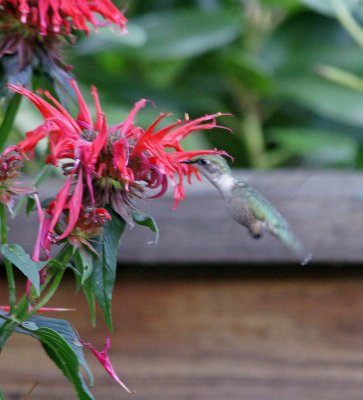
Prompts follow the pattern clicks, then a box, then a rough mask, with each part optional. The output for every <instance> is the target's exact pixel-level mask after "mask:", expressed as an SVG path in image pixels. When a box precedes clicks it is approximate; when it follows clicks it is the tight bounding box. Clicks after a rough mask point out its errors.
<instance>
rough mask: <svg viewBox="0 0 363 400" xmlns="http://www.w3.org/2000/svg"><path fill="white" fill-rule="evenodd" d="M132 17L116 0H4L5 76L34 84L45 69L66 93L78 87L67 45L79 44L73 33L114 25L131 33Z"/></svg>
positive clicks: (1, 46) (0, 21)
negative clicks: (128, 26)
mask: <svg viewBox="0 0 363 400" xmlns="http://www.w3.org/2000/svg"><path fill="white" fill-rule="evenodd" d="M100 17H101V19H99V18H100ZM126 22H127V19H126V17H125V16H124V15H123V13H122V12H121V11H120V10H118V9H117V8H116V7H115V6H114V5H113V4H112V2H111V1H110V0H0V69H2V72H3V75H4V76H3V81H4V82H5V83H21V84H23V85H28V84H29V83H30V82H31V80H32V74H33V73H36V74H37V73H40V74H42V75H43V74H44V73H45V74H46V75H47V76H49V77H50V78H51V81H50V82H51V84H52V85H53V87H54V89H55V90H56V91H57V93H58V96H62V95H63V94H64V92H68V91H69V90H72V89H71V88H70V85H69V81H70V79H71V76H70V70H71V66H69V65H66V64H65V63H64V61H63V51H62V50H63V46H64V44H65V43H66V42H68V43H74V41H75V36H74V35H73V32H75V31H84V32H86V33H87V34H88V33H89V31H90V26H91V25H93V27H95V28H96V29H97V27H99V26H104V25H109V24H114V25H116V26H118V27H119V29H120V31H121V32H123V33H126V28H125V26H126ZM0 89H1V88H0ZM0 93H1V90H0ZM1 94H2V93H1Z"/></svg>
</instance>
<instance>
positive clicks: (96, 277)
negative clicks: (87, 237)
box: [89, 208, 126, 331]
mask: <svg viewBox="0 0 363 400" xmlns="http://www.w3.org/2000/svg"><path fill="white" fill-rule="evenodd" d="M108 212H109V213H110V214H111V216H112V220H111V221H108V223H107V224H106V226H105V227H104V232H103V236H102V237H99V238H97V241H96V243H95V245H94V248H95V250H96V253H97V255H98V256H93V257H94V260H93V272H92V275H91V276H90V278H89V280H90V281H91V283H92V288H93V292H94V294H95V297H96V299H97V301H98V303H99V305H100V307H101V309H102V311H103V314H104V317H105V320H106V323H107V326H108V329H109V330H110V331H112V316H111V302H112V292H113V287H114V284H115V279H116V267H117V253H118V247H119V243H120V240H121V236H122V234H123V232H124V229H125V225H126V223H125V221H124V220H123V219H122V218H121V217H120V216H119V215H118V214H116V213H115V212H113V211H112V209H110V208H109V209H108Z"/></svg>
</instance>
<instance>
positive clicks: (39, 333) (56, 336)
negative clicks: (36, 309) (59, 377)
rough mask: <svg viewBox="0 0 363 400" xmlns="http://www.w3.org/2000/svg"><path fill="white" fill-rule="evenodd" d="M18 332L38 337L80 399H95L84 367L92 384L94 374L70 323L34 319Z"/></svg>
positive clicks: (48, 319) (40, 318)
mask: <svg viewBox="0 0 363 400" xmlns="http://www.w3.org/2000/svg"><path fill="white" fill-rule="evenodd" d="M16 331H17V332H20V333H24V334H26V335H30V336H32V337H35V338H37V339H38V340H39V341H40V342H41V344H42V346H43V348H44V350H45V351H46V353H47V354H48V356H49V358H51V359H52V361H53V362H54V363H55V364H56V365H57V367H58V368H59V369H60V370H61V371H62V372H63V374H64V375H65V377H66V378H67V379H68V380H69V381H70V382H71V383H72V384H73V386H74V388H75V390H76V392H77V395H78V398H79V399H81V400H91V399H93V396H92V394H91V393H90V391H89V389H88V387H87V385H86V383H85V381H84V379H83V377H82V374H81V371H80V366H82V367H83V368H85V370H86V371H87V373H88V376H89V377H90V380H91V384H92V383H93V377H92V373H91V371H90V369H89V367H88V364H87V362H86V360H85V358H84V355H83V350H82V344H81V343H80V341H79V337H78V335H77V334H76V332H75V331H74V329H73V328H72V326H71V325H70V324H69V322H67V321H65V320H60V319H55V318H45V317H38V316H33V317H31V318H30V319H29V320H28V321H25V322H23V323H22V324H20V325H19V327H18V328H17V329H16Z"/></svg>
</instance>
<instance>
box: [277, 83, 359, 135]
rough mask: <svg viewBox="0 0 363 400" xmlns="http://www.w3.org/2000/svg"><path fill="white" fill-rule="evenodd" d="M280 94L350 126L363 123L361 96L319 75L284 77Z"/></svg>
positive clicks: (321, 114)
mask: <svg viewBox="0 0 363 400" xmlns="http://www.w3.org/2000/svg"><path fill="white" fill-rule="evenodd" d="M280 94H281V95H282V96H284V97H286V98H288V99H289V100H290V101H291V100H294V101H295V102H297V103H299V104H301V105H303V106H304V107H306V108H308V109H309V110H311V111H313V112H314V113H316V114H318V115H320V116H322V117H325V118H329V119H331V120H333V121H334V120H335V121H337V122H341V123H345V124H348V125H351V126H356V127H362V126H363V114H362V107H363V95H362V93H360V92H358V91H356V90H353V89H351V88H347V87H343V86H341V85H338V84H336V83H333V82H329V81H326V80H324V79H323V78H320V77H313V76H300V79H298V80H296V79H294V78H291V79H288V78H286V79H284V80H283V81H281V83H280Z"/></svg>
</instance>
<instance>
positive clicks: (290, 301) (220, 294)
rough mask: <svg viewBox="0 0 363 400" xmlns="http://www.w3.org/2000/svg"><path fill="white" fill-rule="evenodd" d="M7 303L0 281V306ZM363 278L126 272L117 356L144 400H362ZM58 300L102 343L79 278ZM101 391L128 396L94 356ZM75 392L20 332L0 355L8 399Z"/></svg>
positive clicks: (118, 306) (103, 395)
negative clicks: (79, 291) (174, 276)
mask: <svg viewBox="0 0 363 400" xmlns="http://www.w3.org/2000/svg"><path fill="white" fill-rule="evenodd" d="M3 302H5V288H4V283H3V282H2V283H0V303H3ZM362 303H363V279H354V280H353V279H345V280H321V279H319V280H311V279H303V280H291V279H286V280H284V281H279V280H271V279H265V280H244V279H220V280H204V281H203V280H201V281H192V280H190V281H189V280H165V279H164V280H163V279H157V280H152V281H150V280H145V279H144V278H143V275H142V274H140V275H139V276H135V277H134V278H133V279H131V278H129V279H122V280H120V281H119V282H118V283H117V287H116V290H115V295H114V312H115V315H114V319H115V334H114V335H113V341H112V343H113V347H112V350H111V357H112V360H113V362H114V366H115V368H116V369H117V371H119V373H120V375H121V377H122V378H123V379H124V381H125V382H126V383H127V384H128V385H129V386H130V387H131V388H133V389H134V390H136V394H135V395H134V396H133V397H134V398H135V399H137V400H164V399H165V400H170V399H173V400H187V399H198V400H225V399H231V400H234V399H235V400H239V399H243V400H291V399H294V400H306V399H319V400H338V399H344V400H361V398H362V393H363V351H362V348H363V310H362ZM52 304H53V306H64V307H73V306H75V305H76V306H77V308H78V311H77V312H76V313H69V314H67V315H65V314H62V315H58V317H66V318H68V319H71V321H72V322H73V323H74V324H75V326H76V327H77V329H78V330H79V332H80V334H81V335H82V336H83V338H84V339H86V340H89V341H92V342H94V343H95V344H96V345H97V346H99V347H101V346H102V341H103V338H104V336H105V329H104V326H103V324H102V323H101V324H99V326H98V329H96V330H95V329H93V328H91V326H90V324H89V322H88V318H86V317H85V316H86V315H87V311H86V309H85V303H84V300H83V298H82V297H81V296H80V295H76V294H75V293H74V284H73V282H71V281H69V280H68V281H67V280H66V282H65V284H64V285H63V287H62V290H61V291H60V292H59V293H58V295H57V297H56V298H55V299H54V300H53V301H52ZM89 359H90V361H91V364H92V369H93V371H94V372H95V375H96V387H95V389H94V393H95V395H96V398H97V399H102V400H108V399H110V400H111V399H116V398H117V399H129V398H131V397H130V395H128V394H127V393H125V392H123V390H122V389H121V388H119V387H118V386H117V385H116V384H114V383H113V382H112V381H111V380H110V378H109V377H108V376H107V375H105V374H104V372H103V371H102V370H101V369H100V367H98V366H97V365H96V363H95V362H94V360H93V359H92V358H91V357H89ZM35 382H39V384H38V385H37V387H36V388H35V390H34V392H33V394H32V396H30V397H29V399H30V400H31V399H37V400H48V399H49V400H58V399H59V400H60V399H73V398H75V397H74V395H73V394H72V393H73V392H72V390H71V388H70V387H69V386H68V384H67V383H66V382H65V379H64V378H63V377H62V375H61V373H60V372H59V371H58V370H57V369H56V368H55V367H54V366H53V365H52V363H51V362H50V361H48V359H47V358H46V357H45V355H44V354H43V351H42V350H41V348H40V346H39V345H37V344H35V343H34V342H33V341H32V339H30V338H27V337H23V336H21V335H16V336H14V337H13V338H12V339H11V341H10V342H9V345H8V347H6V349H5V350H4V352H3V354H2V355H1V358H0V385H1V387H2V388H3V389H4V391H5V393H6V395H7V396H8V397H7V398H8V399H21V398H22V396H23V395H24V394H25V393H26V391H27V390H28V389H29V388H30V387H31V386H32V385H33V384H34V383H35Z"/></svg>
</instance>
